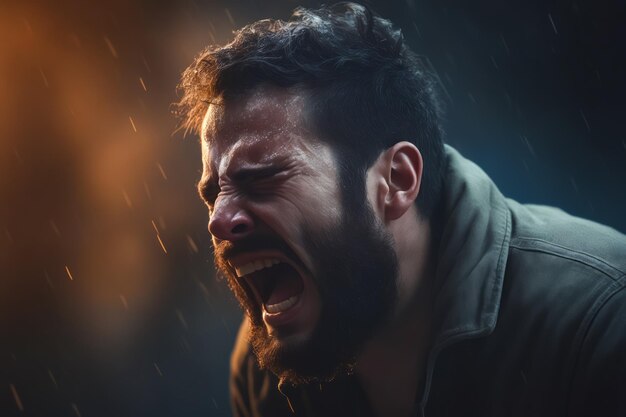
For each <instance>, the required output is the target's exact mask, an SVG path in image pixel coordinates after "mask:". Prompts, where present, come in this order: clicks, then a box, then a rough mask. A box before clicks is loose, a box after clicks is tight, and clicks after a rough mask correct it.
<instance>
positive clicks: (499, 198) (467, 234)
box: [433, 145, 511, 347]
mask: <svg viewBox="0 0 626 417" xmlns="http://www.w3.org/2000/svg"><path fill="white" fill-rule="evenodd" d="M446 155H447V157H448V167H447V172H446V176H445V179H444V194H443V202H442V213H441V219H442V225H441V229H440V230H441V235H440V239H439V248H438V252H437V268H436V278H435V287H436V299H435V312H434V313H435V314H434V317H435V323H433V328H434V329H436V330H437V333H436V335H435V339H434V345H433V346H434V347H435V346H437V345H438V344H441V343H449V341H450V339H451V338H456V337H463V336H471V335H482V334H489V333H491V331H492V330H493V328H494V327H495V324H496V319H497V316H498V309H499V307H500V296H501V292H502V281H503V278H504V270H505V265H506V259H507V255H508V249H509V242H510V238H511V214H510V211H509V209H508V206H507V204H506V200H505V198H504V196H503V195H502V194H501V193H500V191H499V190H498V188H497V187H496V186H495V184H494V183H493V182H492V181H491V179H489V177H488V176H487V174H485V172H484V171H482V170H481V169H480V168H479V167H478V166H477V165H476V164H474V163H473V162H471V161H469V160H467V159H465V158H463V157H462V156H461V155H460V154H459V153H458V152H457V151H456V150H454V149H453V148H452V147H450V146H447V145H446Z"/></svg>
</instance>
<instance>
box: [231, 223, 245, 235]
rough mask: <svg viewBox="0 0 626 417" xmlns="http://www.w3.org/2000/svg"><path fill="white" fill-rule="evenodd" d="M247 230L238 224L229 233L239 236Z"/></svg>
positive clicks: (243, 225)
mask: <svg viewBox="0 0 626 417" xmlns="http://www.w3.org/2000/svg"><path fill="white" fill-rule="evenodd" d="M247 230H248V226H246V225H245V224H242V223H240V224H238V225H237V226H235V227H233V230H232V231H231V232H232V233H233V234H235V235H239V234H242V233H245V232H246V231H247Z"/></svg>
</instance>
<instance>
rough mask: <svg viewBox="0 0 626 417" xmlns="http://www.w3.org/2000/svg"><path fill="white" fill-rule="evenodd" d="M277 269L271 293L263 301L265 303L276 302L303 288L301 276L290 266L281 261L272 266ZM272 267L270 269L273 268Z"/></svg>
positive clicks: (297, 292)
mask: <svg viewBox="0 0 626 417" xmlns="http://www.w3.org/2000/svg"><path fill="white" fill-rule="evenodd" d="M274 268H275V269H277V271H276V275H275V277H276V278H275V280H276V281H275V285H274V289H272V293H271V294H270V296H269V298H268V299H267V301H266V302H265V304H266V305H272V304H278V303H280V302H281V301H285V300H286V299H288V298H289V297H292V296H294V295H297V294H300V293H301V292H302V290H303V289H304V287H303V285H302V278H300V275H299V274H298V273H297V272H296V270H295V269H293V268H292V267H291V266H289V265H287V264H285V263H282V264H279V265H276V266H275V267H274ZM274 268H272V269H274Z"/></svg>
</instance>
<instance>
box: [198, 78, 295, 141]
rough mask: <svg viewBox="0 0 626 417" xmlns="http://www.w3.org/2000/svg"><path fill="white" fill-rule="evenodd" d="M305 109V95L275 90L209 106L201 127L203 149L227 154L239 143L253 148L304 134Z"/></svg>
mask: <svg viewBox="0 0 626 417" xmlns="http://www.w3.org/2000/svg"><path fill="white" fill-rule="evenodd" d="M303 109H304V94H302V93H299V92H296V91H293V90H291V89H282V88H278V87H272V86H261V87H257V88H256V89H254V90H253V91H252V92H250V93H248V94H246V95H244V96H239V97H231V98H229V99H224V100H221V101H219V102H217V103H214V104H210V105H209V107H208V109H207V112H206V115H205V117H204V121H203V124H202V132H201V138H202V142H203V148H204V147H208V148H209V149H211V150H212V151H214V152H215V151H217V152H225V151H227V150H228V148H230V147H231V146H233V145H235V144H236V143H237V142H240V141H245V142H247V144H252V143H253V142H262V141H267V140H271V139H272V138H275V137H278V136H280V137H285V136H286V135H287V134H301V133H302V132H303V130H304V122H303Z"/></svg>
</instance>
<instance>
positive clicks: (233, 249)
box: [213, 235, 299, 261]
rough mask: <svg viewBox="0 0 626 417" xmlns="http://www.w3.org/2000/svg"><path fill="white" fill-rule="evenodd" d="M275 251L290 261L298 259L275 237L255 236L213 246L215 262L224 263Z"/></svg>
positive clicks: (283, 242)
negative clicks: (240, 257)
mask: <svg viewBox="0 0 626 417" xmlns="http://www.w3.org/2000/svg"><path fill="white" fill-rule="evenodd" d="M268 249H272V250H277V251H280V252H283V253H284V254H285V255H287V256H288V257H289V258H291V259H299V258H298V256H297V255H296V254H295V253H294V251H293V250H292V249H291V247H289V245H287V243H286V242H285V241H284V240H282V239H280V238H279V237H278V236H275V235H256V236H250V237H248V238H246V239H244V240H239V241H236V242H232V241H227V240H225V241H220V242H217V243H214V244H213V252H214V255H215V259H216V260H220V261H225V260H226V259H230V258H232V257H234V256H237V255H241V254H244V253H248V252H254V251H261V250H268Z"/></svg>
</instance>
